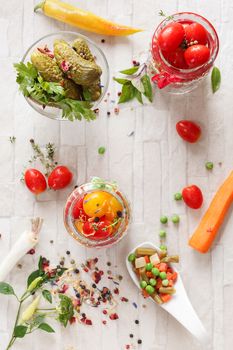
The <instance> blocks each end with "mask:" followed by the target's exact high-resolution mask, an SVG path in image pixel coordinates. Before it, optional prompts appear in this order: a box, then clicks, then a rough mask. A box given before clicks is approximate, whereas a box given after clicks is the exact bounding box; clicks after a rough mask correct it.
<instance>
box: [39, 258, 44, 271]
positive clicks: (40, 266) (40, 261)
mask: <svg viewBox="0 0 233 350" xmlns="http://www.w3.org/2000/svg"><path fill="white" fill-rule="evenodd" d="M38 269H39V272H44V271H43V257H42V256H40V258H39V261H38Z"/></svg>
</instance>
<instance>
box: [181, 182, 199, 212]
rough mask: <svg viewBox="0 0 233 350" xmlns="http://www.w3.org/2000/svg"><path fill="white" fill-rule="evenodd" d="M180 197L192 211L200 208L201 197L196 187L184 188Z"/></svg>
mask: <svg viewBox="0 0 233 350" xmlns="http://www.w3.org/2000/svg"><path fill="white" fill-rule="evenodd" d="M182 197H183V200H184V202H185V204H187V206H188V207H190V208H192V209H199V208H200V207H201V206H202V203H203V195H202V192H201V190H200V188H199V187H197V186H196V185H192V186H188V187H185V188H184V189H183V191H182Z"/></svg>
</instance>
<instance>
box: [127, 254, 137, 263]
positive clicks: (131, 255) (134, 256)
mask: <svg viewBox="0 0 233 350" xmlns="http://www.w3.org/2000/svg"><path fill="white" fill-rule="evenodd" d="M135 259H136V255H135V254H134V253H131V254H129V256H128V261H129V262H134V260H135Z"/></svg>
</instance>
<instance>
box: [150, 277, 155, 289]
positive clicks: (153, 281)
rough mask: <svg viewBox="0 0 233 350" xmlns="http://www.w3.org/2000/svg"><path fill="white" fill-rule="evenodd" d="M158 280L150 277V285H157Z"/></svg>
mask: <svg viewBox="0 0 233 350" xmlns="http://www.w3.org/2000/svg"><path fill="white" fill-rule="evenodd" d="M156 283H157V281H156V280H155V279H154V278H150V285H151V286H152V287H154V286H156Z"/></svg>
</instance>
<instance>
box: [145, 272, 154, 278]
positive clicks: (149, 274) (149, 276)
mask: <svg viewBox="0 0 233 350" xmlns="http://www.w3.org/2000/svg"><path fill="white" fill-rule="evenodd" d="M146 275H147V277H148V278H152V277H154V275H153V273H152V272H151V271H146Z"/></svg>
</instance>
